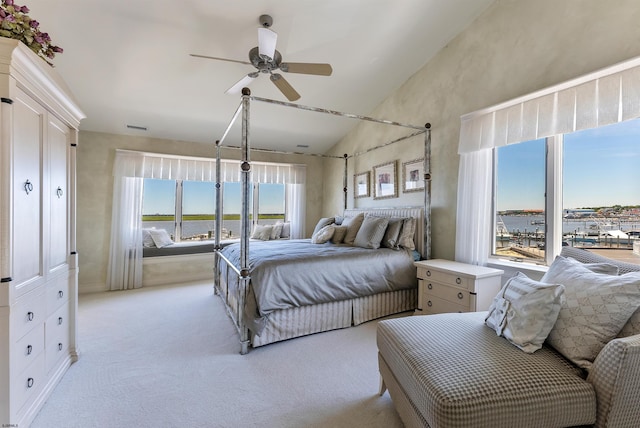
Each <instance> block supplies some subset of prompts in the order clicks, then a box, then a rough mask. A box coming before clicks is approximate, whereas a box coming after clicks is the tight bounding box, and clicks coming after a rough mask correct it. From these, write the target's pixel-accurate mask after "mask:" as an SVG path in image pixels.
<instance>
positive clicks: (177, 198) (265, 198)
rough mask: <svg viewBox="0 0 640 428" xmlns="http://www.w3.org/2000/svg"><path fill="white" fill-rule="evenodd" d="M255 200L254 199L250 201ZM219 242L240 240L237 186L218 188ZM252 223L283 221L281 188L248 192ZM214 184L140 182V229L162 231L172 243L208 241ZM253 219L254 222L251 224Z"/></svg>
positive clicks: (269, 186) (268, 186)
mask: <svg viewBox="0 0 640 428" xmlns="http://www.w3.org/2000/svg"><path fill="white" fill-rule="evenodd" d="M254 196H255V197H254ZM222 199H223V213H222V214H223V217H222V231H221V237H222V239H233V238H238V237H239V236H240V213H241V211H242V191H241V187H240V183H238V182H227V183H223V186H222ZM249 206H251V207H253V209H252V210H251V212H250V213H249V218H250V220H251V221H252V222H254V221H257V222H258V223H260V224H272V223H275V222H276V221H277V220H281V221H284V220H285V185H284V184H262V183H261V184H258V183H254V185H253V188H252V189H251V192H250V200H249ZM215 211H216V192H215V183H212V182H208V181H187V180H184V181H183V180H159V179H151V178H145V179H144V194H143V208H142V225H143V227H144V228H151V227H155V228H158V229H165V230H167V232H169V235H171V237H172V239H173V240H174V241H176V242H179V241H193V240H205V239H211V238H212V237H213V236H214V231H215V219H216V215H215V214H216V212H215ZM254 219H255V220H254Z"/></svg>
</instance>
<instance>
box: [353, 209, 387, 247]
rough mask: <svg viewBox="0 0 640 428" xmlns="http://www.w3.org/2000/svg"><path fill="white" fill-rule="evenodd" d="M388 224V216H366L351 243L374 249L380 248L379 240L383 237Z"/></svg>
mask: <svg viewBox="0 0 640 428" xmlns="http://www.w3.org/2000/svg"><path fill="white" fill-rule="evenodd" d="M388 224H389V219H388V218H384V217H371V216H366V217H365V218H364V220H363V221H362V225H361V226H360V229H359V230H358V233H357V234H356V238H355V239H354V241H353V245H355V246H356V247H362V248H372V249H374V250H375V249H377V248H380V241H382V238H383V237H384V232H385V231H386V230H387V225H388Z"/></svg>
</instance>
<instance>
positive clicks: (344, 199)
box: [342, 153, 349, 210]
mask: <svg viewBox="0 0 640 428" xmlns="http://www.w3.org/2000/svg"><path fill="white" fill-rule="evenodd" d="M342 156H343V157H344V177H343V178H342V193H343V201H344V209H345V210H346V209H347V200H348V198H347V163H348V159H349V158H348V156H347V154H346V153H345V154H344V155H342Z"/></svg>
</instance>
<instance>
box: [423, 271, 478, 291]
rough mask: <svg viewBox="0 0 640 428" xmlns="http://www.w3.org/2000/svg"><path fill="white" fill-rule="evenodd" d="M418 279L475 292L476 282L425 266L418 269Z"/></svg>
mask: <svg viewBox="0 0 640 428" xmlns="http://www.w3.org/2000/svg"><path fill="white" fill-rule="evenodd" d="M418 278H422V279H424V280H425V281H432V282H439V283H441V284H448V285H452V286H454V287H459V288H464V289H466V290H471V291H473V286H474V282H473V281H472V280H470V279H469V278H466V277H464V276H461V275H456V274H455V273H447V272H440V271H437V270H434V269H431V268H429V267H423V266H419V267H418Z"/></svg>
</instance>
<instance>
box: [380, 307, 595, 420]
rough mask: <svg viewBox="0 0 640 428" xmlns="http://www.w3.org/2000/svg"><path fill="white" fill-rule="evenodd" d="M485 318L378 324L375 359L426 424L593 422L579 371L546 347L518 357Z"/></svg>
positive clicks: (589, 393) (591, 401)
mask: <svg viewBox="0 0 640 428" xmlns="http://www.w3.org/2000/svg"><path fill="white" fill-rule="evenodd" d="M485 315H486V314H485V313H484V312H479V313H462V314H439V315H427V316H414V317H407V318H398V319H392V320H385V321H382V322H380V323H379V324H378V333H377V341H378V350H379V353H380V358H381V359H382V360H383V361H384V362H385V363H386V364H387V365H388V368H389V369H390V371H391V372H392V373H393V375H394V376H395V378H396V379H397V382H398V384H399V385H401V386H402V390H403V391H404V394H406V396H407V398H408V400H410V401H411V403H413V405H414V408H416V409H418V410H419V411H420V412H421V417H422V418H424V420H425V421H426V423H427V424H428V425H429V426H431V427H433V428H437V427H447V428H452V427H474V428H475V427H487V428H489V427H491V428H498V427H505V428H506V427H509V428H511V427H566V426H576V425H588V424H593V423H594V422H595V419H596V395H595V391H594V388H593V386H592V385H591V384H590V383H588V382H586V380H585V379H584V374H583V372H582V371H581V370H580V369H578V368H577V367H575V366H573V365H572V364H571V363H569V362H568V361H567V360H565V359H564V358H563V357H562V356H560V355H559V354H557V353H556V352H555V351H553V350H551V349H550V348H547V347H545V348H542V349H540V350H539V351H536V352H535V353H533V354H527V353H524V352H522V351H521V350H520V349H518V348H517V347H515V346H513V345H511V344H510V343H509V342H508V341H507V340H505V339H504V338H501V337H499V336H497V335H496V334H495V332H494V331H493V330H492V329H490V328H489V327H487V326H486V325H485V324H484V316H485ZM392 398H393V396H392ZM394 401H395V400H394Z"/></svg>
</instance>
